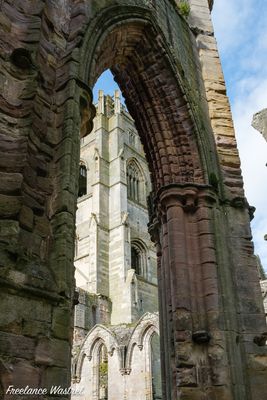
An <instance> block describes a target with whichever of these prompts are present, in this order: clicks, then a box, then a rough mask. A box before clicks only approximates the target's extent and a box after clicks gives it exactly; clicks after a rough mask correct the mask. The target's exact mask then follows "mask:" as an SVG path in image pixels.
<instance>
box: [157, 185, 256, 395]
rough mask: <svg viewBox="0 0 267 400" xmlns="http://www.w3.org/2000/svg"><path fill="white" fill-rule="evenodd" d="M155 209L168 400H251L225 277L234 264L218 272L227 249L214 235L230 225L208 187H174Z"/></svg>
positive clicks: (230, 290) (224, 241)
mask: <svg viewBox="0 0 267 400" xmlns="http://www.w3.org/2000/svg"><path fill="white" fill-rule="evenodd" d="M156 204H157V217H154V221H153V223H151V224H150V233H151V234H152V238H153V240H154V241H155V242H156V243H157V247H158V264H159V265H158V266H159V268H158V273H159V276H158V281H159V288H160V291H159V292H160V318H161V325H160V327H161V338H162V349H161V350H162V370H163V386H164V390H163V392H164V395H165V396H166V397H165V398H166V399H167V400H170V399H174V398H179V399H190V400H191V399H210V398H211V397H210V396H214V398H215V397H216V398H218V399H219V398H220V399H227V400H231V399H235V400H236V399H242V400H245V399H250V398H251V397H250V394H249V390H250V389H249V384H248V382H247V370H246V367H247V366H248V365H249V361H248V358H249V356H248V355H247V354H246V352H247V353H248V352H249V351H248V350H247V349H246V350H245V347H244V346H243V344H241V343H240V341H242V340H243V336H242V334H244V341H245V340H247V339H245V330H247V331H249V328H248V327H246V328H245V327H244V324H242V323H240V320H239V314H238V307H237V304H235V300H234V298H235V296H236V293H235V289H234V285H233V282H232V280H231V278H229V276H228V277H227V274H228V275H229V274H231V271H232V268H231V263H230V262H229V264H228V265H227V266H225V265H223V261H222V257H221V255H220V253H221V252H222V253H224V254H226V255H227V254H228V252H229V248H230V244H229V242H228V237H227V235H225V236H223V234H222V233H221V232H223V231H221V232H220V230H218V229H217V228H216V224H217V223H220V226H221V225H223V223H224V222H223V220H226V219H227V217H226V215H225V211H224V209H223V207H221V206H220V204H219V201H218V198H217V194H216V192H215V191H213V189H211V187H209V186H205V185H194V184H192V185H174V184H173V185H169V186H168V187H165V188H162V189H161V190H160V192H159V194H158V196H157V199H156ZM215 215H217V218H218V215H220V218H221V219H220V220H216V218H215ZM157 221H158V222H157ZM218 221H219V222H218ZM218 232H219V233H218ZM227 249H228V250H227ZM225 269H227V272H226V271H225ZM224 275H225V276H224ZM228 278H229V279H230V280H228ZM251 285H252V284H251ZM246 287H247V289H248V290H250V289H249V287H250V283H247V285H246ZM251 287H252V286H251ZM240 296H241V297H242V294H241V295H240ZM237 298H238V295H237ZM236 301H237V300H236ZM239 301H240V300H239ZM163 318H164V320H163ZM252 341H253V339H252ZM246 363H247V364H246ZM166 390H167V391H166Z"/></svg>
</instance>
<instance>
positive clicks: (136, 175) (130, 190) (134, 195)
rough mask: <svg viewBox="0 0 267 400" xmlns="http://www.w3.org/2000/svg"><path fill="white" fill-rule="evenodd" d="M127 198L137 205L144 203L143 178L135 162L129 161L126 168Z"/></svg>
mask: <svg viewBox="0 0 267 400" xmlns="http://www.w3.org/2000/svg"><path fill="white" fill-rule="evenodd" d="M127 197H128V199H130V200H134V201H136V202H137V203H144V198H145V184H144V178H143V176H142V173H141V170H140V168H139V166H138V165H137V163H136V161H135V160H131V161H130V162H129V164H128V166H127Z"/></svg>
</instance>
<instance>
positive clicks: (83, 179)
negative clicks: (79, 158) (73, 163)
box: [78, 164, 87, 197]
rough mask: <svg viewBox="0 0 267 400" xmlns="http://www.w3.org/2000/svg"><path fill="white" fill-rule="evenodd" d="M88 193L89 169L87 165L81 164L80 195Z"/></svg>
mask: <svg viewBox="0 0 267 400" xmlns="http://www.w3.org/2000/svg"><path fill="white" fill-rule="evenodd" d="M86 193H87V170H86V166H85V165H83V164H80V168H79V191H78V197H81V196H84V195H85V194H86Z"/></svg>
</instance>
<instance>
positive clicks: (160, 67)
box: [83, 13, 210, 398]
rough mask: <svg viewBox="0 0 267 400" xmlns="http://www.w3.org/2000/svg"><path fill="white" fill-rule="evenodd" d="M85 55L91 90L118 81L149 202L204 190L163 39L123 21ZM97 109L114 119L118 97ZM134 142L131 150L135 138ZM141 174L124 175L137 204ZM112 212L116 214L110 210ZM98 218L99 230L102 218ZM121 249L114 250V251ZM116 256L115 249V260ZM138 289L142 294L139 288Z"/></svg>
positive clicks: (200, 151) (137, 255)
mask: <svg viewBox="0 0 267 400" xmlns="http://www.w3.org/2000/svg"><path fill="white" fill-rule="evenodd" d="M106 17H107V16H106ZM113 17H114V18H115V16H114V15H113V16H112V13H111V15H109V17H108V18H107V19H109V18H111V19H112V18H113ZM109 24H110V21H109ZM102 32H103V30H102ZM92 48H93V49H94V51H93V53H92V51H91V49H92ZM114 49H116V50H114ZM83 52H84V53H83V54H84V57H85V60H86V62H85V63H84V65H85V69H84V75H83V80H84V81H87V82H89V86H93V85H94V84H95V81H96V79H97V78H98V77H99V76H100V75H101V74H102V73H103V71H105V70H106V69H107V68H110V70H111V72H112V74H113V76H114V79H115V80H116V82H117V83H118V85H119V87H120V89H121V90H122V93H123V96H124V97H125V103H126V105H127V109H128V110H129V112H130V114H131V116H132V118H133V119H134V121H135V123H136V128H137V131H138V134H139V137H140V139H141V142H142V144H143V148H144V153H145V157H146V160H147V162H148V168H149V171H150V176H151V188H152V194H151V198H152V199H154V198H155V197H156V194H157V193H158V192H159V191H160V190H162V188H165V187H169V186H170V185H175V184H178V185H187V184H190V183H191V184H196V185H203V184H205V182H206V180H207V171H206V169H205V167H203V165H205V162H204V163H203V160H204V159H205V157H207V158H209V157H210V153H209V151H208V146H207V147H205V146H203V147H200V145H199V143H198V140H197V133H196V132H197V130H196V125H195V121H194V120H193V119H192V116H191V115H190V113H189V111H188V104H187V101H186V98H185V96H184V90H183V89H182V88H181V85H180V84H179V83H180V82H179V76H178V75H177V71H174V69H173V67H172V65H171V64H170V61H169V60H170V58H169V56H170V55H169V54H168V51H167V49H166V47H165V44H164V39H163V37H162V36H161V33H160V32H159V31H156V30H155V29H154V27H153V26H152V25H150V24H147V23H146V21H144V20H142V18H137V19H136V20H135V21H133V19H132V18H131V21H126V20H124V22H123V23H122V22H121V21H120V23H119V24H118V25H117V23H116V22H115V23H114V25H113V28H110V27H109V30H108V33H107V34H106V35H105V34H103V35H102V36H101V37H98V35H96V37H94V35H92V36H91V37H90V39H89V38H88V43H87V45H86V46H85V47H84V49H83ZM99 103H100V104H99V105H98V112H99V113H100V114H101V115H103V114H104V113H107V116H108V117H110V116H111V115H112V114H113V113H114V114H115V115H116V114H117V113H118V111H119V110H120V105H119V103H118V102H117V97H116V95H115V98H114V106H112V104H111V103H112V100H110V99H105V98H104V97H103V96H102V94H100V97H99ZM101 118H102V117H101ZM107 135H108V134H107V132H103V137H104V136H107ZM115 138H116V137H115ZM109 141H110V142H112V143H118V142H116V140H112V139H111V137H109ZM130 142H131V145H133V139H132V137H131V135H130V138H129V143H130ZM100 143H101V145H100V147H101V149H99V148H98V149H97V157H95V161H96V164H97V168H98V169H97V171H98V176H100V175H101V173H99V171H100V169H101V165H103V159H104V158H105V156H104V154H105V151H106V148H105V145H104V143H105V141H104V140H103V141H102V142H100ZM114 155H115V153H114ZM118 155H119V157H118V162H117V167H114V171H118V170H120V169H121V168H123V166H122V164H123V163H124V153H123V151H121V152H120V151H119V152H118V153H117V156H118ZM114 165H115V163H114ZM115 168H117V169H115ZM137 172H138V170H137V169H136V168H133V165H132V166H131V168H130V169H129V170H128V174H127V171H126V174H127V177H126V179H127V181H128V182H127V183H128V194H129V197H130V198H132V199H134V200H135V201H137V202H138V201H139V199H140V181H139V174H138V173H137ZM114 187H115V185H114ZM101 191H102V194H103V196H102V202H104V201H106V200H105V199H106V198H107V196H106V195H105V193H104V192H105V189H104V185H103V186H102V187H101ZM183 201H184V200H183ZM186 201H187V200H186ZM109 210H112V211H114V209H112V208H111V209H109ZM98 215H99V219H98V229H99V227H100V225H101V223H100V220H101V213H99V214H98ZM114 215H115V213H114ZM154 216H155V215H154V210H153V206H152V208H151V210H150V220H151V221H153V218H154ZM124 226H125V228H123V229H126V227H127V225H126V224H125V225H124ZM137 230H138V227H137ZM98 234H99V231H98ZM156 241H157V240H156ZM158 244H159V243H158ZM111 247H112V246H111ZM117 248H118V247H117V245H116V251H117ZM130 251H131V256H132V262H133V263H134V269H135V270H136V271H138V273H139V274H140V272H141V273H144V271H141V270H142V268H143V270H144V269H145V265H144V263H143V265H142V257H141V254H142V253H141V251H140V248H139V247H138V246H137V247H136V246H134V247H133V248H132V249H130ZM115 254H116V252H115V247H114V256H115ZM111 257H113V256H111ZM173 273H174V271H172V270H167V271H165V272H164V274H165V277H164V279H166V280H167V282H171V281H172V279H173V278H172V274H173ZM114 276H116V275H114ZM113 281H114V282H116V279H114V278H112V282H113ZM102 282H103V281H102ZM138 285H139V286H140V290H141V291H142V288H141V284H139V282H138ZM114 287H115V285H114ZM110 290H112V289H111V285H109V293H110ZM161 290H162V293H161V295H162V299H161V303H162V308H161V309H160V313H162V314H161V317H162V316H164V318H165V322H166V318H168V315H169V311H168V310H167V308H168V306H167V305H168V304H171V302H172V300H171V299H172V298H173V297H175V296H176V294H175V293H172V288H171V287H170V288H169V290H166V288H165V289H163V288H161ZM140 293H141V292H140ZM138 301H140V302H142V307H141V308H142V310H143V305H144V299H143V294H141V295H140V299H139V300H138ZM135 303H137V301H135ZM173 324H174V320H173V319H171V318H170V320H169V321H168V325H169V327H168V330H169V331H171V330H172V329H173V328H172V325H173ZM164 329H165V328H164ZM165 330H166V329H165ZM165 346H166V347H165V349H163V350H162V353H163V354H166V355H167V357H168V361H167V362H168V363H169V365H170V364H171V368H173V369H174V365H175V364H176V361H175V349H174V346H175V343H174V342H169V343H166V341H165ZM167 375H168V378H167V381H168V382H167V390H168V391H169V393H168V396H167V398H170V397H171V394H170V392H171V391H174V390H175V387H176V381H175V379H176V378H175V374H171V373H168V374H167ZM165 381H166V380H165Z"/></svg>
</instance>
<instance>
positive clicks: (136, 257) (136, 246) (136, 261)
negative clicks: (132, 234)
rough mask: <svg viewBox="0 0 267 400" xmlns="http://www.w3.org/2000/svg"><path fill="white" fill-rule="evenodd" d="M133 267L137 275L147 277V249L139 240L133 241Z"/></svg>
mask: <svg viewBox="0 0 267 400" xmlns="http://www.w3.org/2000/svg"><path fill="white" fill-rule="evenodd" d="M131 267H132V269H134V270H135V273H136V274H137V275H140V276H143V277H144V278H145V277H146V270H147V268H146V250H145V247H144V246H143V245H142V244H141V243H140V242H139V241H134V242H132V243H131Z"/></svg>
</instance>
